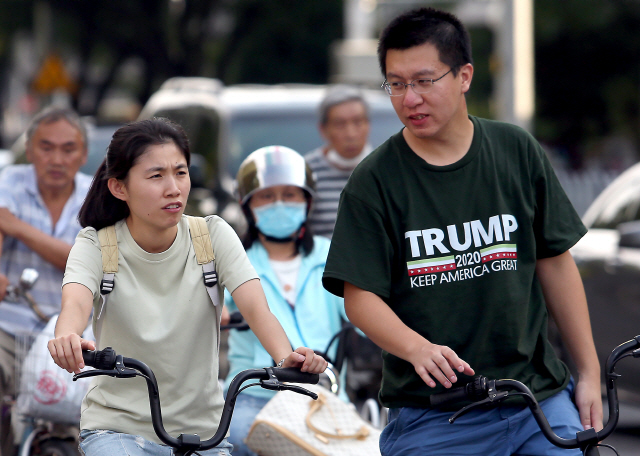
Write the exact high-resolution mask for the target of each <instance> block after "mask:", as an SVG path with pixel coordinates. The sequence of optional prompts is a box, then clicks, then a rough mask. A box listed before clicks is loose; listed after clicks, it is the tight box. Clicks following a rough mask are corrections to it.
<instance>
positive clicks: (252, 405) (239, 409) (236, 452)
mask: <svg viewBox="0 0 640 456" xmlns="http://www.w3.org/2000/svg"><path fill="white" fill-rule="evenodd" d="M267 402H269V399H265V398H261V397H255V396H249V395H248V394H238V397H237V398H236V406H235V408H234V409H233V416H232V417H231V425H230V426H229V442H230V443H232V444H233V456H257V455H256V454H255V453H254V452H253V451H251V450H250V449H249V447H248V446H247V445H245V443H244V439H245V438H246V437H247V434H249V429H251V424H253V420H255V419H256V415H257V414H258V412H259V411H260V410H261V409H262V407H264V406H265V404H266V403H267Z"/></svg>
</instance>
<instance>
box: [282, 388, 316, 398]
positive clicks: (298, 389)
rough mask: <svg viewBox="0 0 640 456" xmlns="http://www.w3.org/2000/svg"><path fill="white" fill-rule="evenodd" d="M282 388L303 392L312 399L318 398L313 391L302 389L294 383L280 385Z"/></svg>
mask: <svg viewBox="0 0 640 456" xmlns="http://www.w3.org/2000/svg"><path fill="white" fill-rule="evenodd" d="M282 390H283V391H284V390H288V391H293V392H294V393H298V394H304V395H305V396H309V397H310V398H311V399H313V400H314V401H315V400H317V399H318V395H317V394H316V393H314V392H313V391H309V390H308V389H304V388H302V387H300V386H296V385H282Z"/></svg>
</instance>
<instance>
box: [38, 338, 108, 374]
mask: <svg viewBox="0 0 640 456" xmlns="http://www.w3.org/2000/svg"><path fill="white" fill-rule="evenodd" d="M47 347H48V348H49V353H51V357H52V358H53V360H54V361H55V363H56V364H57V365H58V366H60V367H61V368H63V369H65V370H66V371H67V372H69V373H73V374H79V373H80V370H81V369H84V360H83V359H82V350H95V349H96V344H95V342H93V341H91V340H86V339H83V338H82V337H80V336H79V335H77V334H75V333H71V334H68V335H66V336H59V337H56V338H55V339H51V340H50V341H49V343H48V344H47Z"/></svg>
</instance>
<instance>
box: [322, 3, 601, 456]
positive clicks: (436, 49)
mask: <svg viewBox="0 0 640 456" xmlns="http://www.w3.org/2000/svg"><path fill="white" fill-rule="evenodd" d="M378 57H379V59H380V66H381V69H382V73H383V75H384V76H385V78H386V80H385V83H384V84H383V86H384V88H385V90H386V92H387V93H388V94H389V95H390V99H391V102H392V104H393V106H394V108H395V110H396V113H397V115H398V117H399V118H400V120H401V121H402V123H403V124H404V126H405V128H404V129H403V130H402V131H400V132H399V133H398V134H396V135H394V136H393V137H391V138H390V139H389V140H388V141H387V142H385V143H384V144H383V145H382V146H380V147H379V148H378V149H376V150H375V151H374V152H373V153H372V154H371V155H370V156H369V157H367V158H366V159H365V160H363V162H362V163H361V164H360V165H359V166H358V167H357V168H356V170H355V171H354V172H353V174H352V176H351V178H350V180H349V182H348V184H347V186H346V187H345V189H344V191H343V192H342V196H341V202H340V209H339V212H338V218H337V222H336V228H335V231H334V235H333V240H332V246H331V250H330V252H329V258H328V261H327V265H326V268H325V272H324V277H323V283H324V286H325V287H326V288H327V289H328V290H329V291H331V292H332V293H335V294H337V295H340V296H342V295H344V298H345V308H346V311H347V315H348V316H349V319H350V320H351V321H352V322H353V323H354V324H355V325H356V326H357V327H359V328H360V329H361V330H362V331H364V333H365V334H366V335H367V336H369V338H371V339H372V340H373V341H374V342H376V343H377V344H378V345H379V346H380V347H381V348H382V349H383V350H384V352H383V357H384V368H383V381H382V386H381V391H380V399H381V401H382V403H383V404H384V405H385V406H387V407H390V414H389V416H390V423H389V425H388V426H387V428H386V429H385V431H384V432H383V434H382V437H381V440H380V447H381V451H382V454H383V455H394V456H398V455H413V454H420V455H422V454H447V455H450V454H456V455H458V454H501V455H502V454H505V455H508V454H514V453H517V454H540V455H542V454H545V455H548V454H561V455H566V454H580V453H579V451H577V450H576V453H573V452H572V451H568V450H560V449H558V448H556V447H554V446H553V445H552V444H550V443H549V442H547V441H546V440H545V439H544V437H543V436H542V435H541V434H540V431H539V428H538V427H537V425H536V424H535V421H534V419H533V417H532V415H531V413H530V412H529V411H528V410H525V409H523V408H522V406H521V405H520V404H517V403H516V404H515V405H513V403H510V402H509V401H507V402H506V403H504V404H502V405H499V406H496V407H493V408H492V409H490V410H487V409H479V410H474V411H472V412H470V413H469V414H467V415H465V416H464V417H463V418H460V419H459V420H458V421H457V422H456V424H455V425H454V426H452V425H450V424H449V423H448V421H447V418H449V416H450V414H451V412H445V411H440V410H435V409H432V408H430V407H429V396H430V395H431V394H432V393H436V392H440V391H444V390H445V389H446V388H451V387H452V386H453V384H455V383H456V382H458V383H459V384H461V383H466V382H467V381H469V380H470V379H471V376H472V375H474V373H478V374H482V375H485V376H487V377H489V378H514V379H517V380H520V381H522V382H524V383H525V384H526V385H527V386H528V387H529V388H530V389H531V391H532V392H533V393H534V395H535V396H536V399H537V400H538V401H540V403H541V407H542V409H543V411H544V412H545V414H546V415H547V417H548V418H549V420H550V423H551V425H552V428H553V429H554V430H555V431H556V433H559V434H561V435H563V436H564V437H566V438H575V433H576V432H578V431H581V430H583V428H584V429H586V428H589V427H594V428H596V429H600V428H602V402H601V398H600V366H599V362H598V358H597V355H596V351H595V347H594V343H593V338H592V335H591V326H590V322H589V314H588V311H587V303H586V298H585V294H584V289H583V286H582V282H581V279H580V276H579V274H578V270H577V268H576V265H575V263H574V261H573V258H572V257H571V254H570V253H569V248H570V247H571V246H573V245H574V244H575V243H576V242H577V241H578V240H579V239H580V238H581V237H582V236H583V235H584V234H585V232H586V229H585V227H584V225H583V224H582V223H581V221H580V218H579V217H578V215H577V214H576V212H575V210H574V209H573V207H572V206H571V203H570V202H569V200H568V199H567V197H566V195H565V194H564V192H563V190H562V188H561V187H560V184H559V183H558V180H557V178H556V176H555V174H554V173H553V170H552V168H551V166H550V164H549V161H548V160H547V158H546V156H545V154H544V152H543V150H542V149H541V147H540V145H539V144H538V142H537V141H536V140H535V139H534V138H533V137H532V136H531V135H529V134H528V133H527V132H525V131H524V130H522V129H520V128H518V127H515V126H513V125H509V124H506V123H502V122H495V121H489V120H485V119H479V118H476V117H473V116H470V115H469V114H468V112H467V106H466V101H465V93H466V92H467V91H468V90H469V87H470V85H471V79H472V77H473V65H472V59H471V46H470V40H469V36H468V33H467V31H466V30H465V28H464V26H463V25H462V24H461V23H460V21H459V20H458V19H457V18H456V17H455V16H453V15H451V14H449V13H445V12H442V11H437V10H434V9H431V8H428V9H419V10H414V11H410V12H408V13H405V14H403V15H401V16H399V17H397V18H396V19H394V20H393V21H392V22H391V23H390V24H389V25H388V26H387V28H386V29H385V30H384V31H383V32H382V34H381V38H380V43H379V46H378ZM548 312H550V313H551V314H552V315H553V317H554V319H555V321H556V322H557V325H558V327H559V329H560V331H561V333H562V335H563V339H564V342H565V344H566V346H567V347H568V350H569V352H570V354H571V355H572V357H573V361H574V363H575V365H576V368H577V373H578V378H577V379H576V380H577V381H576V382H574V380H573V379H572V377H571V374H570V372H569V370H568V369H567V367H566V365H565V364H564V363H562V362H561V361H560V360H559V359H558V358H557V356H556V355H555V353H554V351H553V348H552V346H551V344H550V343H549V341H548V338H547V322H548ZM557 452H559V453H557Z"/></svg>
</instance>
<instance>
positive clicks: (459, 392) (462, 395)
mask: <svg viewBox="0 0 640 456" xmlns="http://www.w3.org/2000/svg"><path fill="white" fill-rule="evenodd" d="M465 399H469V396H468V393H467V387H466V386H460V387H458V388H453V389H450V390H447V391H444V392H442V393H436V394H432V395H431V396H429V401H430V403H431V407H442V406H443V405H448V404H453V403H455V402H459V401H462V400H465Z"/></svg>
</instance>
